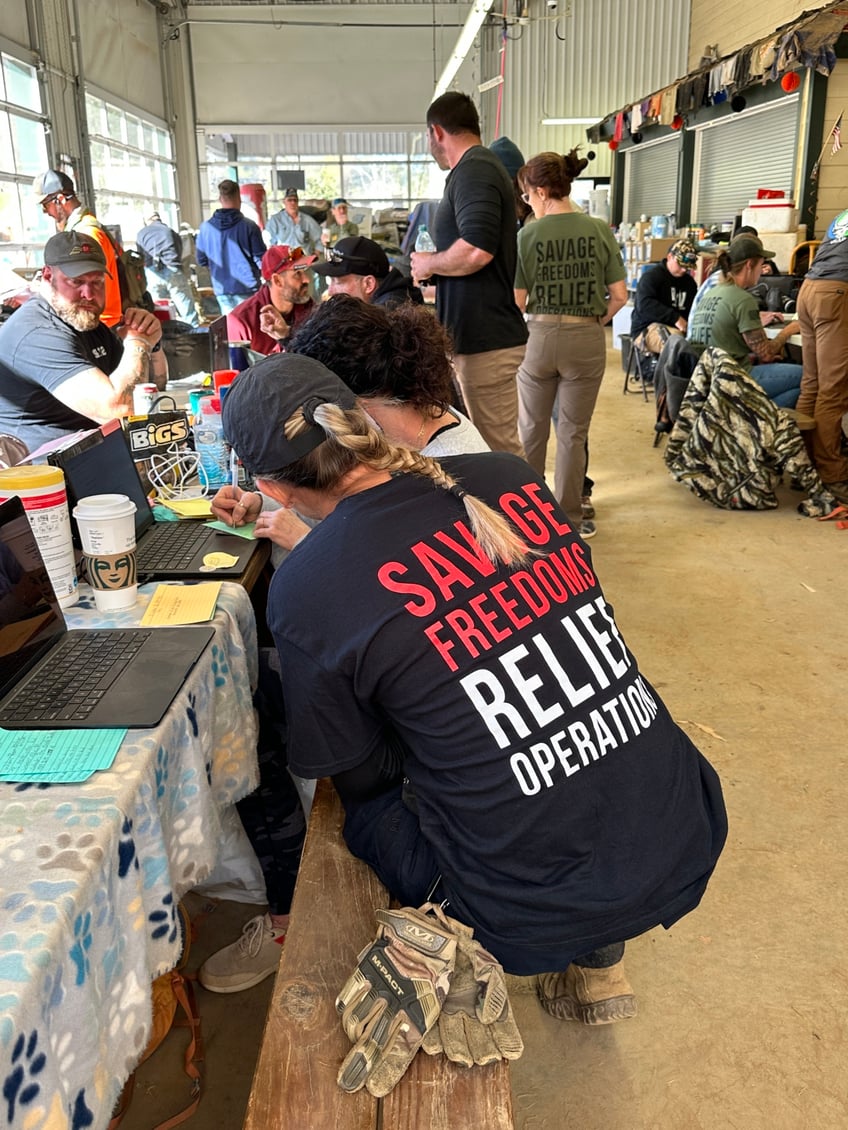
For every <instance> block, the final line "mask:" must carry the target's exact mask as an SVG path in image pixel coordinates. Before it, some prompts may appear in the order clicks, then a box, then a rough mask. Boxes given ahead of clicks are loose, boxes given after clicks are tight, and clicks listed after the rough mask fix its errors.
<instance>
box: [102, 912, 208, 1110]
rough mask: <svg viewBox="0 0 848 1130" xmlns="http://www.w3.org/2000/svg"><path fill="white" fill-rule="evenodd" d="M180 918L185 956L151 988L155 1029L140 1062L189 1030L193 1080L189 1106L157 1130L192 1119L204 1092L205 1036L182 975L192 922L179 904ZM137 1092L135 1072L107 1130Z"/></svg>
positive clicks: (187, 1067)
mask: <svg viewBox="0 0 848 1130" xmlns="http://www.w3.org/2000/svg"><path fill="white" fill-rule="evenodd" d="M177 918H178V921H179V925H180V930H181V933H182V939H183V949H182V953H181V955H180V960H179V961H178V962H177V965H176V967H175V968H174V969H171V970H170V971H169V972H168V973H163V974H162V975H161V977H157V978H156V980H155V981H154V982H153V983H152V985H151V990H150V991H151V1001H152V1008H153V1014H152V1028H151V1033H150V1040H149V1041H148V1044H147V1047H146V1048H145V1049H144V1053H143V1054H142V1056H141V1059H140V1060H139V1065H140V1064H142V1063H144V1061H145V1060H146V1059H149V1058H150V1056H151V1055H153V1053H154V1052H155V1051H156V1049H157V1048H158V1047H159V1045H160V1044H161V1043H162V1041H163V1040H164V1039H165V1037H166V1036H167V1035H168V1033H169V1032H170V1031H171V1028H174V1027H181V1028H188V1030H189V1041H188V1046H187V1047H186V1049H185V1051H184V1053H183V1070H184V1071H185V1073H186V1075H187V1076H188V1078H189V1081H190V1087H189V1104H188V1106H187V1107H185V1108H184V1109H183V1110H181V1111H180V1112H179V1113H178V1114H175V1115H173V1117H171V1118H168V1119H166V1120H165V1121H164V1122H160V1123H159V1125H158V1126H157V1127H154V1130H171V1127H173V1126H178V1125H179V1124H180V1123H181V1122H185V1121H186V1119H188V1118H191V1116H192V1115H193V1114H194V1112H195V1111H196V1110H197V1107H198V1105H199V1103H200V1098H201V1095H202V1093H203V1073H202V1066H203V1059H204V1048H203V1037H202V1034H201V1030H200V1013H199V1012H198V1010H197V1003H196V1001H195V999H194V990H193V988H192V983H191V978H190V977H185V976H183V974H182V972H181V971H182V970H183V969H184V968H185V965H186V962H187V961H188V955H189V949H190V948H191V921H190V919H189V916H188V911H187V910H186V908H185V906H184V905H183V903H182V902H180V903H178V904H177ZM178 1006H179V1008H180V1009H181V1010H182V1013H183V1019H182V1020H178V1019H177V1008H178ZM134 1089H135V1071H133V1072H132V1073H131V1075H130V1077H129V1079H127V1081H126V1083H125V1085H124V1088H123V1090H122V1091H121V1094H120V1096H119V1098H118V1102H117V1104H116V1106H115V1109H114V1110H113V1112H112V1118H111V1120H110V1122H109V1125H108V1130H118V1127H119V1126H120V1124H121V1122H122V1121H123V1118H124V1115H125V1114H126V1112H127V1110H128V1108H129V1105H130V1102H131V1100H132V1096H133V1091H134Z"/></svg>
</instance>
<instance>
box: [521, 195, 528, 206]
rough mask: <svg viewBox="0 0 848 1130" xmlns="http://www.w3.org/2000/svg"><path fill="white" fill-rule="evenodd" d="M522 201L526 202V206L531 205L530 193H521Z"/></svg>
mask: <svg viewBox="0 0 848 1130" xmlns="http://www.w3.org/2000/svg"><path fill="white" fill-rule="evenodd" d="M521 199H522V200H523V201H524V203H525V204H529V203H530V193H529V192H522V193H521Z"/></svg>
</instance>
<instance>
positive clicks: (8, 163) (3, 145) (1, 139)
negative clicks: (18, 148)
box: [0, 111, 15, 173]
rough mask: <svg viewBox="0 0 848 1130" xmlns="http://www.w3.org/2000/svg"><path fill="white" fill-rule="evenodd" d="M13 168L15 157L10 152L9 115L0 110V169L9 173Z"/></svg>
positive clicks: (10, 131) (10, 132)
mask: <svg viewBox="0 0 848 1130" xmlns="http://www.w3.org/2000/svg"><path fill="white" fill-rule="evenodd" d="M14 168H15V157H14V154H13V152H12V130H11V127H10V126H9V115H8V114H6V113H3V112H2V111H0V169H2V170H3V171H4V172H7V173H11V172H12V171H13V170H14Z"/></svg>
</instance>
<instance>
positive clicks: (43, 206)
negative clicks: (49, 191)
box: [41, 192, 64, 212]
mask: <svg viewBox="0 0 848 1130" xmlns="http://www.w3.org/2000/svg"><path fill="white" fill-rule="evenodd" d="M60 196H64V193H62V192H54V193H53V195H52V196H48V197H46V198H45V199H44V200H42V201H41V210H42V212H46V211H47V209H48V208H49V207H50V205H51V204H55V203H56V201H57V200H58V199H59V197H60Z"/></svg>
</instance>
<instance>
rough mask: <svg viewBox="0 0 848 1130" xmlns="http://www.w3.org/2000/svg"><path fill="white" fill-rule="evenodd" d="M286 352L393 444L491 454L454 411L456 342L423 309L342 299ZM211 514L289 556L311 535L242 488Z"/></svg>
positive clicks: (216, 503)
mask: <svg viewBox="0 0 848 1130" xmlns="http://www.w3.org/2000/svg"><path fill="white" fill-rule="evenodd" d="M286 352H287V353H299V354H301V355H302V356H305V357H313V358H314V359H315V360H316V361H320V362H321V363H322V364H323V365H325V366H326V367H327V368H328V369H330V370H331V372H333V373H335V374H336V376H337V377H339V378H340V379H341V380H342V381H344V383H345V384H346V385H347V386H348V387H349V388H350V389H351V390H352V391H353V392H354V393H355V394H356V396H357V397H358V399H359V400H360V402H361V404H362V407H363V408H365V410H366V411H367V412H368V415H369V416H370V417H371V419H372V420H373V421H374V422H375V423H376V424H377V426H378V427H379V428H380V430H381V431H382V432H383V433H384V434H385V435H386V437H387V438H388V439H389V440H390V441H391V442H392V443H399V444H405V445H406V446H407V447H411V448H414V449H415V450H416V451H421V452H422V453H423V454H424V455H430V456H432V457H433V458H439V457H441V456H444V455H462V454H472V453H474V452H478V451H488V450H489V448H488V445H487V444H486V441H485V440H484V439H483V437H482V436H481V435H480V433H479V432H478V431H477V429H476V428H475V427H474V425H473V424H472V423H471V421H470V420H469V419H468V418H467V417H465V416H463V415H462V413H461V412H459V411H458V410H457V409H456V408H454V407H453V404H452V401H453V399H454V383H453V369H452V367H451V363H450V360H449V356H448V355H449V353H450V339H449V338H448V336H447V334H446V333H445V331H444V329H443V328H442V326H441V325H440V324H439V322H438V321H437V320H436V318H435V317H434V315H433V313H432V312H431V311H430V310H428V309H426V307H424V306H414V305H413V304H412V303H403V304H402V305H400V306H395V307H393V308H390V309H387V308H386V307H384V306H373V305H369V304H368V303H367V302H363V301H361V300H360V299H359V298H353V297H351V296H350V295H348V294H337V295H334V296H333V297H332V298H329V299H327V301H326V302H324V303H322V304H321V306H319V307H318V309H317V310H316V311H315V313H314V314H313V315H312V316H311V318H309V319H308V320H307V321H306V322H304V323H303V325H302V326H301V327H300V328H299V329H298V330H297V332H296V333H295V334H294V335H293V337H292V338H291V340H290V341H289V343H288V348H287V349H286ZM212 509H213V511H214V512H215V515H216V517H218V518H220V519H221V520H222V521H225V522H228V523H230V524H231V525H234V526H236V525H237V526H241V525H245V524H246V523H248V522H253V521H255V522H256V534H257V536H259V537H268V538H270V539H271V540H272V541H273V542H275V543H276V545H278V546H281V547H282V548H283V549H291V548H292V547H293V546H294V545H295V544H296V542H297V541H299V540H300V538H301V537H304V536H305V535H306V534H307V533H308V532H309V527H308V525H307V524H306V523H305V522H302V521H301V520H300V519H299V518H298V517H297V515H295V514H294V513H292V512H291V511H285V510H282V511H281V510H277V509H274V508H273V506H272V505H269V503H268V500H265V502H264V503H263V499H262V496H261V495H260V494H258V493H256V492H255V491H243V490H241V489H240V488H239V487H222V489H221V490H219V491H218V493H217V495H216V496H215V498H214V500H213V504H212Z"/></svg>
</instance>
